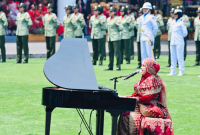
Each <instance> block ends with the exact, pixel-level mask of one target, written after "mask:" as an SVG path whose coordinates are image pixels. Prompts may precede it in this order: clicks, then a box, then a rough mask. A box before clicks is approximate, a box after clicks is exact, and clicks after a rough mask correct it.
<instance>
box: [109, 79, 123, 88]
mask: <svg viewBox="0 0 200 135" xmlns="http://www.w3.org/2000/svg"><path fill="white" fill-rule="evenodd" d="M122 77H126V76H119V77H114V78H111V79H110V81H114V89H115V90H116V83H117V82H118V80H117V79H119V78H122Z"/></svg>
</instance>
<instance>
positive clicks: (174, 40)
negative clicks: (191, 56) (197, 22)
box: [168, 9, 188, 76]
mask: <svg viewBox="0 0 200 135" xmlns="http://www.w3.org/2000/svg"><path fill="white" fill-rule="evenodd" d="M174 15H175V16H174V20H173V21H172V22H171V24H170V29H169V32H170V34H171V42H170V50H171V71H170V73H169V74H168V75H169V76H171V75H176V64H177V59H178V65H179V74H178V76H183V75H184V71H185V64H184V45H185V43H184V37H186V36H187V34H188V31H187V28H186V25H185V23H184V22H183V21H182V20H181V17H182V10H181V9H175V11H174Z"/></svg>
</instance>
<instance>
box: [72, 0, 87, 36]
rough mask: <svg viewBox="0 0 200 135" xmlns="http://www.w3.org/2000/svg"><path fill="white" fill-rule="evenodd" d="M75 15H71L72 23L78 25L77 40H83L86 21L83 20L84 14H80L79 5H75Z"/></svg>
mask: <svg viewBox="0 0 200 135" xmlns="http://www.w3.org/2000/svg"><path fill="white" fill-rule="evenodd" d="M73 9H74V13H73V14H72V15H71V18H72V23H76V25H77V27H78V28H77V29H76V30H75V36H76V38H82V35H83V28H84V27H85V25H86V24H85V20H84V18H83V14H81V13H79V5H78V4H74V6H73Z"/></svg>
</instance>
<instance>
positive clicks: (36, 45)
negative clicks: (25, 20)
mask: <svg viewBox="0 0 200 135" xmlns="http://www.w3.org/2000/svg"><path fill="white" fill-rule="evenodd" d="M167 43H168V42H167V41H161V55H167V54H168V45H167ZM187 43H188V45H187V51H188V54H190V55H191V54H195V50H196V49H195V42H194V41H193V40H188V41H187ZM59 46H60V42H56V50H58V48H59ZM88 46H89V50H90V53H91V54H92V53H93V50H92V43H91V42H88ZM134 48H135V54H136V53H137V44H136V42H135V43H134ZM106 52H107V53H108V45H106ZM6 54H7V58H10V59H13V58H16V43H6ZM29 54H30V57H32V58H43V57H46V44H45V42H29Z"/></svg>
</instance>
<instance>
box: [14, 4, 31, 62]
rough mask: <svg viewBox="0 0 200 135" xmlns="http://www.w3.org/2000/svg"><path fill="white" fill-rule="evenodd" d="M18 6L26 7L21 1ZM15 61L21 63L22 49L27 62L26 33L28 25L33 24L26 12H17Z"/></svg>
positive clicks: (27, 33)
mask: <svg viewBox="0 0 200 135" xmlns="http://www.w3.org/2000/svg"><path fill="white" fill-rule="evenodd" d="M19 8H24V9H26V5H25V4H23V3H21V4H20V5H19ZM16 20H17V31H16V38H17V61H16V63H21V59H22V49H24V62H23V63H28V57H29V48H28V35H29V27H31V26H32V25H33V23H32V21H31V18H30V15H29V13H28V12H23V13H18V14H17V18H16Z"/></svg>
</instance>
